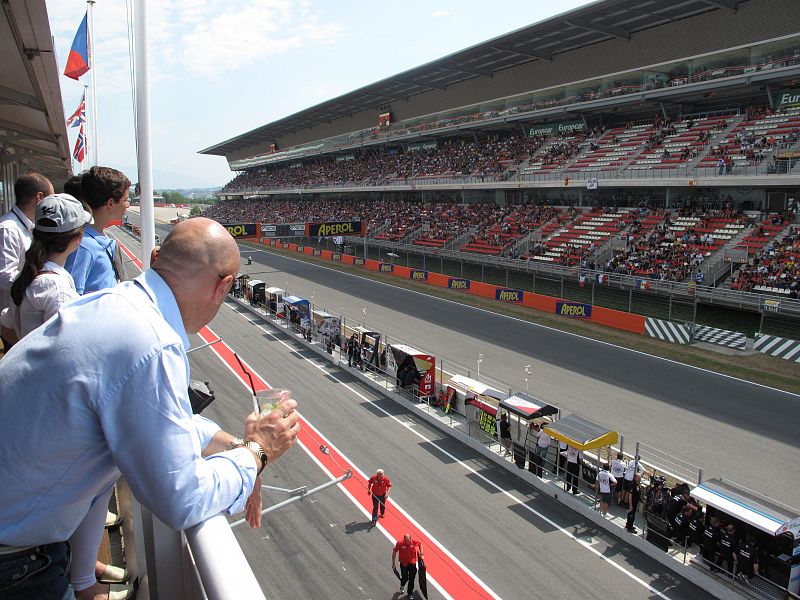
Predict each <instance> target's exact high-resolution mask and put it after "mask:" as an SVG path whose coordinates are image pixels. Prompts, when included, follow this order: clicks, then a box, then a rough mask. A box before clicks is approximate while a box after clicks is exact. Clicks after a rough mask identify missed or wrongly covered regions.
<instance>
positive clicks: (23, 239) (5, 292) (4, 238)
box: [0, 173, 53, 352]
mask: <svg viewBox="0 0 800 600" xmlns="http://www.w3.org/2000/svg"><path fill="white" fill-rule="evenodd" d="M52 193H53V184H52V183H50V181H49V180H48V179H47V177H43V176H42V175H39V174H38V173H27V174H25V175H22V176H21V177H19V178H18V179H17V180H16V181H15V182H14V197H15V198H16V204H15V205H14V206H12V207H11V210H10V211H9V212H7V213H6V214H4V215H3V216H2V217H0V312H2V310H3V309H5V308H8V305H9V304H10V296H9V293H10V292H11V284H12V283H14V280H15V279H16V278H17V275H19V271H20V269H21V268H22V265H23V264H24V262H25V252H26V251H27V250H28V248H30V246H31V232H32V231H33V217H34V214H35V212H36V205H37V204H39V202H41V201H42V199H43V198H44V197H45V196H49V195H51V194H52ZM12 345H13V344H11V343H10V342H9V341H8V340H6V339H5V337H3V347H4V348H5V351H6V352H8V351H9V350H10V349H11V346H12Z"/></svg>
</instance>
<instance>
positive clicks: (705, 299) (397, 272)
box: [262, 238, 800, 337]
mask: <svg viewBox="0 0 800 600" xmlns="http://www.w3.org/2000/svg"><path fill="white" fill-rule="evenodd" d="M292 239H293V240H294V241H288V240H278V239H275V238H271V239H264V240H262V243H263V244H265V245H269V246H273V247H276V248H279V249H284V250H289V251H290V252H301V253H304V254H308V255H312V256H317V257H319V258H321V259H324V260H332V261H336V262H341V263H344V264H348V265H352V266H355V267H361V268H364V269H366V270H375V271H378V272H380V273H385V274H388V275H394V276H396V277H400V278H405V279H411V280H413V281H417V282H420V283H427V284H430V285H438V286H441V287H449V288H450V289H454V290H460V291H463V292H465V293H478V295H486V297H491V298H493V299H497V298H496V297H495V288H499V289H500V290H501V291H503V290H507V291H511V292H514V291H516V292H519V294H518V295H517V296H515V297H517V298H521V299H522V301H521V302H516V301H514V300H513V299H512V302H513V303H516V304H522V305H525V306H529V307H533V308H538V309H540V310H546V311H547V312H555V305H553V306H552V307H551V306H550V305H549V304H547V305H544V304H542V303H541V302H539V303H537V302H536V301H534V299H535V298H538V297H539V296H541V297H547V298H550V299H551V300H553V301H555V300H566V301H569V302H577V303H581V304H586V305H591V306H592V307H593V308H596V309H597V311H598V313H603V311H607V310H612V311H617V312H620V313H623V315H620V316H619V318H617V317H614V318H612V319H610V321H609V319H605V318H601V317H592V318H590V319H589V320H594V321H597V322H601V321H602V323H601V324H604V325H608V326H611V327H614V326H615V323H617V322H622V323H624V324H625V325H624V327H623V329H626V330H628V331H635V332H637V333H644V329H643V327H644V326H643V317H642V315H646V316H647V317H652V318H657V319H661V320H664V321H671V322H682V323H691V324H693V325H694V324H703V325H706V326H710V327H716V328H719V329H728V330H735V331H741V332H743V333H744V334H745V335H746V336H752V335H754V334H755V333H756V332H761V333H767V334H770V335H777V336H784V337H791V336H792V334H793V332H794V331H796V330H797V327H798V326H800V325H799V324H800V300H794V299H790V298H781V299H780V300H778V301H777V308H775V309H774V310H773V311H766V310H765V309H764V308H763V307H764V296H763V295H761V294H754V293H749V292H740V291H737V290H731V289H727V288H717V287H710V286H702V285H696V284H694V283H686V282H674V281H660V280H655V279H652V280H651V279H647V280H645V279H642V278H641V277H638V278H637V277H632V276H628V275H624V274H619V273H602V272H599V271H591V270H588V269H581V268H580V267H565V266H560V265H551V264H544V263H541V264H540V263H537V262H536V261H524V260H518V259H509V258H503V257H497V256H480V255H476V254H470V253H467V252H460V251H453V250H440V249H436V250H433V249H428V248H425V247H422V246H416V245H413V244H403V243H395V242H386V241H381V240H372V239H365V238H349V239H346V241H345V244H344V248H342V247H338V246H336V245H335V244H334V242H333V240H332V239H330V238H326V239H323V240H320V239H318V238H317V239H309V238H292ZM362 245H363V248H362ZM643 281H646V285H645V286H643V285H642V282H643ZM482 286H491V288H492V289H491V290H489V291H490V292H491V295H489V291H487V292H486V294H483V293H482V292H481V291H479V289H482ZM643 287H644V289H642V288H643ZM526 295H528V296H531V297H530V298H528V299H527V300H526V299H525V296H526ZM511 297H512V296H509V298H511ZM502 301H507V300H502ZM603 317H605V313H604V314H603ZM606 321H608V322H606Z"/></svg>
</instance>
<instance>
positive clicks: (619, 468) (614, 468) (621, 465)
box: [611, 452, 628, 504]
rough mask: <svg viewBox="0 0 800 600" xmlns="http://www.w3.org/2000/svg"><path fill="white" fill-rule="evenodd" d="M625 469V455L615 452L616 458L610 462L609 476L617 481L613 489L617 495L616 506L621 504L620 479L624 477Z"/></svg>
mask: <svg viewBox="0 0 800 600" xmlns="http://www.w3.org/2000/svg"><path fill="white" fill-rule="evenodd" d="M627 468H628V463H627V461H626V460H625V455H624V454H622V452H617V458H615V459H614V460H613V461H612V462H611V474H612V475H613V476H614V479H616V480H617V487H615V488H614V491H615V492H616V494H617V504H622V492H623V485H622V479H623V478H624V477H625V469H627Z"/></svg>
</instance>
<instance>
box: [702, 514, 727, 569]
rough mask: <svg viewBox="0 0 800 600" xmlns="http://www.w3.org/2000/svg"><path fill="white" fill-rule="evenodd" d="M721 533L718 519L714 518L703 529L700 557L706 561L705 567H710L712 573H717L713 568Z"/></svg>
mask: <svg viewBox="0 0 800 600" xmlns="http://www.w3.org/2000/svg"><path fill="white" fill-rule="evenodd" d="M721 531H722V525H721V523H720V521H719V519H718V518H716V517H715V518H714V519H713V520H712V521H711V522H710V523H708V524H706V526H705V528H704V529H703V539H702V542H701V545H700V547H701V548H702V556H703V559H704V560H705V561H706V565H708V566H709V567H711V570H712V571H717V568H716V567H715V566H714V565H715V564H716V562H717V550H718V549H719V535H720V532H721Z"/></svg>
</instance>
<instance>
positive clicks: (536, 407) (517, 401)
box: [500, 392, 558, 421]
mask: <svg viewBox="0 0 800 600" xmlns="http://www.w3.org/2000/svg"><path fill="white" fill-rule="evenodd" d="M500 407H501V408H504V409H505V410H507V411H508V412H510V413H511V414H514V415H517V416H518V417H522V418H523V419H527V420H528V421H531V420H533V419H539V418H541V417H547V416H549V415H555V414H558V409H557V408H556V407H555V406H550V405H549V404H545V403H544V402H542V401H541V400H538V399H537V398H534V397H533V396H529V395H528V394H523V393H522V392H517V393H516V394H514V395H513V396H510V397H509V398H506V399H505V400H502V401H501V402H500Z"/></svg>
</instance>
